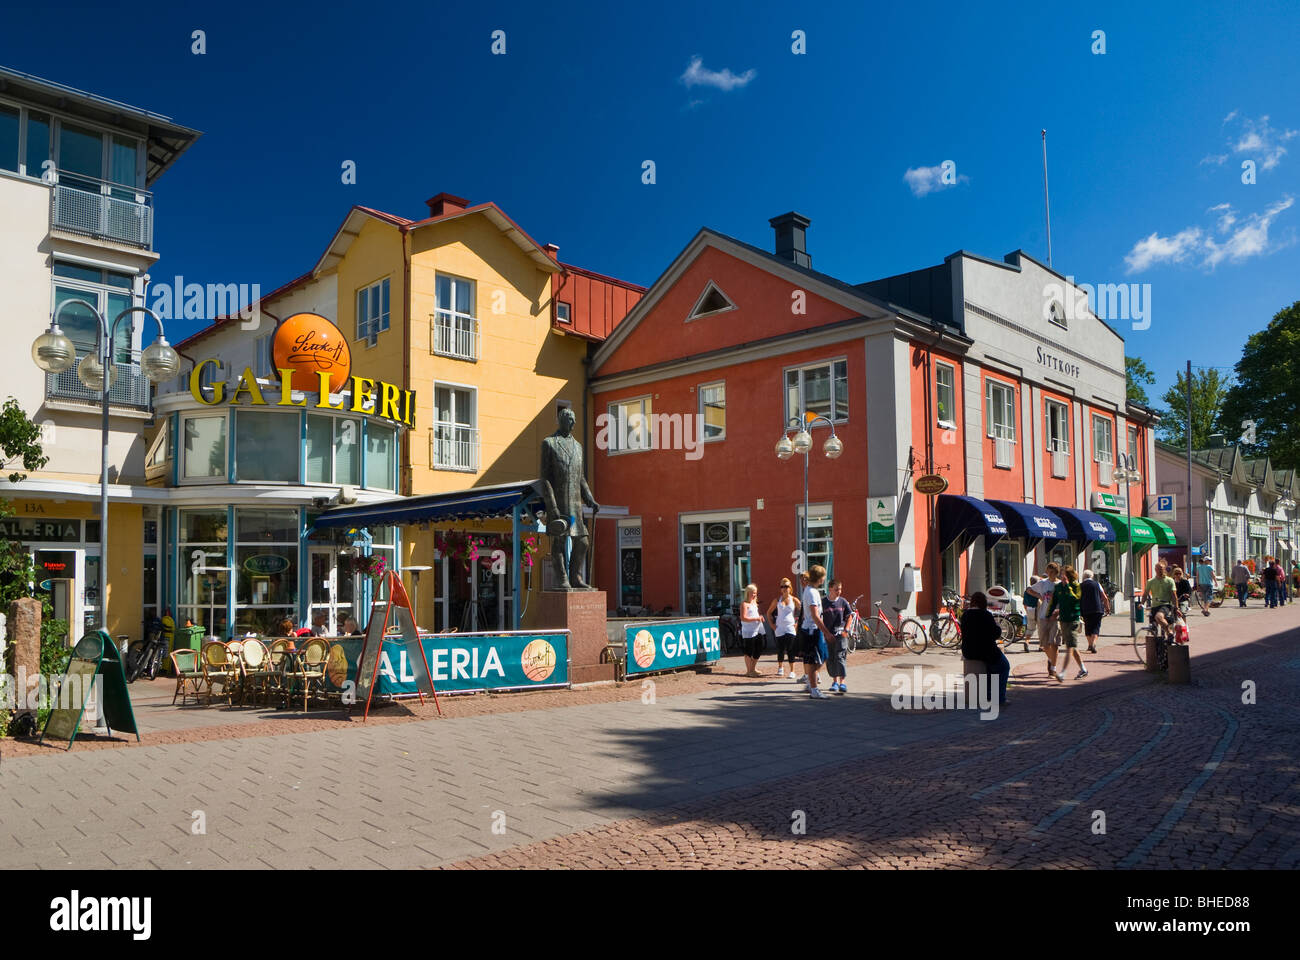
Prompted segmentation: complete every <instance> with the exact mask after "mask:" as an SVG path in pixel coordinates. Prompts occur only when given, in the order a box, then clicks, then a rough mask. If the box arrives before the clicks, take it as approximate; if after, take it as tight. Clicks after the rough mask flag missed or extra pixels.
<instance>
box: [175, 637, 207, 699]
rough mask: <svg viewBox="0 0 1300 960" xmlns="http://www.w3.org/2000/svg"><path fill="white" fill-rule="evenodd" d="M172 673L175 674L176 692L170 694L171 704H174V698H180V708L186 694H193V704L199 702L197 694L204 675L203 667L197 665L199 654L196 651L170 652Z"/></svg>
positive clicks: (204, 677) (200, 690)
mask: <svg viewBox="0 0 1300 960" xmlns="http://www.w3.org/2000/svg"><path fill="white" fill-rule="evenodd" d="M171 658H172V672H173V673H175V674H176V692H175V693H173V694H172V704H173V705H174V704H175V703H176V697H177V696H179V697H180V698H181V706H182V707H183V706H185V697H186V695H187V693H190V692H192V693H193V694H194V702H195V703H198V702H199V694H200V693H201V692H202V686H203V682H204V680H205V679H206V675H205V674H204V672H203V667H202V666H201V665H200V664H199V652H198V651H197V650H173V651H172V652H171Z"/></svg>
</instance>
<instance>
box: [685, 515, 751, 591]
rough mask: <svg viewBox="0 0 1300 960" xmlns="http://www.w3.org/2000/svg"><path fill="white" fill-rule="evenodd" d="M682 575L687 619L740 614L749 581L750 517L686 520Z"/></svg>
mask: <svg viewBox="0 0 1300 960" xmlns="http://www.w3.org/2000/svg"><path fill="white" fill-rule="evenodd" d="M682 573H683V579H684V587H685V601H686V609H685V612H686V613H687V614H688V615H691V616H698V615H704V616H712V615H721V614H727V613H734V612H736V611H737V610H739V609H740V602H741V599H742V597H741V595H742V593H743V592H744V589H745V584H747V583H749V580H750V560H749V519H748V515H745V516H744V518H743V519H741V518H734V517H730V516H723V517H719V518H717V519H712V518H705V519H696V518H687V519H684V520H683V522H682Z"/></svg>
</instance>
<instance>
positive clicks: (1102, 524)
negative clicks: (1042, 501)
mask: <svg viewBox="0 0 1300 960" xmlns="http://www.w3.org/2000/svg"><path fill="white" fill-rule="evenodd" d="M1047 509H1049V510H1051V511H1052V513H1054V514H1056V515H1057V516H1058V517H1060V518H1061V522H1062V523H1063V524H1065V539H1067V540H1069V541H1070V542H1071V543H1114V542H1115V528H1114V527H1112V526H1111V525H1110V524H1109V523H1107V522H1106V518H1105V517H1103V516H1102V515H1101V514H1100V513H1093V512H1092V511H1091V510H1076V509H1075V508H1074V507H1048V508H1047Z"/></svg>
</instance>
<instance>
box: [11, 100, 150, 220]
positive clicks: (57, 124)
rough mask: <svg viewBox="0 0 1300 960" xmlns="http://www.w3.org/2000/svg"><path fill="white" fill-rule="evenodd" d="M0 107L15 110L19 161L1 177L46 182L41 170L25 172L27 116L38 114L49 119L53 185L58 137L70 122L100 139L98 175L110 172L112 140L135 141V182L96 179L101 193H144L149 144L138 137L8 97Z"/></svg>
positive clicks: (57, 168) (57, 159)
mask: <svg viewBox="0 0 1300 960" xmlns="http://www.w3.org/2000/svg"><path fill="white" fill-rule="evenodd" d="M0 105H3V106H6V107H8V108H9V109H11V110H17V111H18V158H17V159H18V162H17V164H16V166H17V168H18V169H17V170H3V171H0V173H3V174H4V175H7V176H17V177H26V178H27V179H29V180H37V181H40V182H42V183H44V182H45V180H44V178H43V173H44V171H41V170H37V171H34V172H33V171H31V170H28V169H27V123H28V117H29V115H30V114H31V113H39V114H41V115H42V116H45V117H48V118H49V123H50V153H49V156H48V157H47V158H46V159H48V160H50V161H52V163H53V166H52V168H51V169H52V170H53V171H54V174H55V181H54V182H55V183H57V182H58V174H59V146H60V138H61V137H62V135H63V124H64V123H71V124H72V125H73V126H77V127H82V128H84V129H87V130H95V131H96V132H98V133H99V135H100V139H101V153H100V173H111V172H112V146H111V144H112V137H121V138H123V139H124V140H134V141H135V183H116V182H114V181H111V180H109V178H108V177H97V178H96V179H98V180H100V181H102V183H101V185H100V192H101V193H103V192H105V191H106V190H107V189H109V188H111V187H117V188H119V189H125V190H135V191H139V192H144V190H145V164H146V163H147V155H148V145H147V144H146V143H145V141H144V140H142V139H140V138H139V137H136V136H133V135H132V133H131V132H130V131H129V130H123V129H121V128H118V127H109V126H105V125H104V124H102V123H97V122H95V121H94V120H88V119H86V118H84V117H70V116H67V115H65V114H62V113H59V112H58V111H57V110H51V109H48V108H46V107H41V106H29V105H28V104H25V103H20V102H18V101H16V100H10V99H7V98H3V99H0ZM72 176H85V175H84V174H72ZM78 189H79V188H78ZM137 196H138V199H137V201H136V202H137V203H140V202H143V198H139V194H137Z"/></svg>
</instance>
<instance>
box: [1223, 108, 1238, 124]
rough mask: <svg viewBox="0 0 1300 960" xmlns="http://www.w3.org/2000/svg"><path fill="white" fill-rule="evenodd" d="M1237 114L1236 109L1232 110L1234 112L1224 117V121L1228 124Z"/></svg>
mask: <svg viewBox="0 0 1300 960" xmlns="http://www.w3.org/2000/svg"><path fill="white" fill-rule="evenodd" d="M1236 115H1237V111H1236V110H1234V111H1232V113H1230V114H1228V115H1227V116H1226V117H1224V118H1223V122H1224V123H1225V124H1226V123H1227V122H1228V121H1229V120H1231V119H1232V118H1233V117H1235V116H1236Z"/></svg>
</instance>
